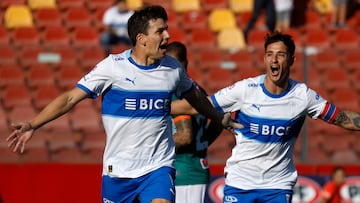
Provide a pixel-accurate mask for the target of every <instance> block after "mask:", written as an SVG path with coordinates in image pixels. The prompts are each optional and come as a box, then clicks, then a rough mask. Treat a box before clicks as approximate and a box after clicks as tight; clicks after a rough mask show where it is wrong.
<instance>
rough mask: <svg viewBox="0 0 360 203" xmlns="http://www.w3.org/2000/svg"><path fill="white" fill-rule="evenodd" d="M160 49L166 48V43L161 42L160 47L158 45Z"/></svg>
mask: <svg viewBox="0 0 360 203" xmlns="http://www.w3.org/2000/svg"><path fill="white" fill-rule="evenodd" d="M159 48H160V49H162V50H166V48H167V44H163V45H160V47H159Z"/></svg>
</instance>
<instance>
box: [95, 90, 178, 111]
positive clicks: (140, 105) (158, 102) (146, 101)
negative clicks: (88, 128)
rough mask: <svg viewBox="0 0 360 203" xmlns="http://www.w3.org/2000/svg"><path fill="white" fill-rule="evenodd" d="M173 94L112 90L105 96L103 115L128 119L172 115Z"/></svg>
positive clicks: (166, 92)
mask: <svg viewBox="0 0 360 203" xmlns="http://www.w3.org/2000/svg"><path fill="white" fill-rule="evenodd" d="M171 96H172V93H171V92H168V91H144V92H140V91H125V90H121V89H114V88H112V89H110V90H109V91H108V92H106V93H105V94H104V95H103V105H102V114H103V115H111V116H119V117H127V118H158V117H164V116H168V115H169V114H170V102H171Z"/></svg>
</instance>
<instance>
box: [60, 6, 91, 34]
mask: <svg viewBox="0 0 360 203" xmlns="http://www.w3.org/2000/svg"><path fill="white" fill-rule="evenodd" d="M63 18H64V23H65V26H66V27H67V29H70V30H72V29H75V28H77V27H84V26H86V27H88V26H90V25H91V16H90V14H89V12H88V10H87V9H86V8H85V7H75V8H74V7H71V8H68V9H67V10H66V11H65V13H64V15H63Z"/></svg>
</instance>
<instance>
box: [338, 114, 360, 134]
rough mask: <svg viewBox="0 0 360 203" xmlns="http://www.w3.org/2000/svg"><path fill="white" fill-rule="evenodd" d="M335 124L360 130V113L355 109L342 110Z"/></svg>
mask: <svg viewBox="0 0 360 203" xmlns="http://www.w3.org/2000/svg"><path fill="white" fill-rule="evenodd" d="M334 124H335V125H338V126H340V127H343V128H345V129H348V130H360V114H359V113H357V112H353V111H347V110H340V111H339V113H338V115H337V116H336V118H335V122H334Z"/></svg>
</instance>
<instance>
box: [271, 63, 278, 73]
mask: <svg viewBox="0 0 360 203" xmlns="http://www.w3.org/2000/svg"><path fill="white" fill-rule="evenodd" d="M271 72H272V73H273V74H274V75H275V74H278V73H279V67H278V66H276V65H272V66H271Z"/></svg>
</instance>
